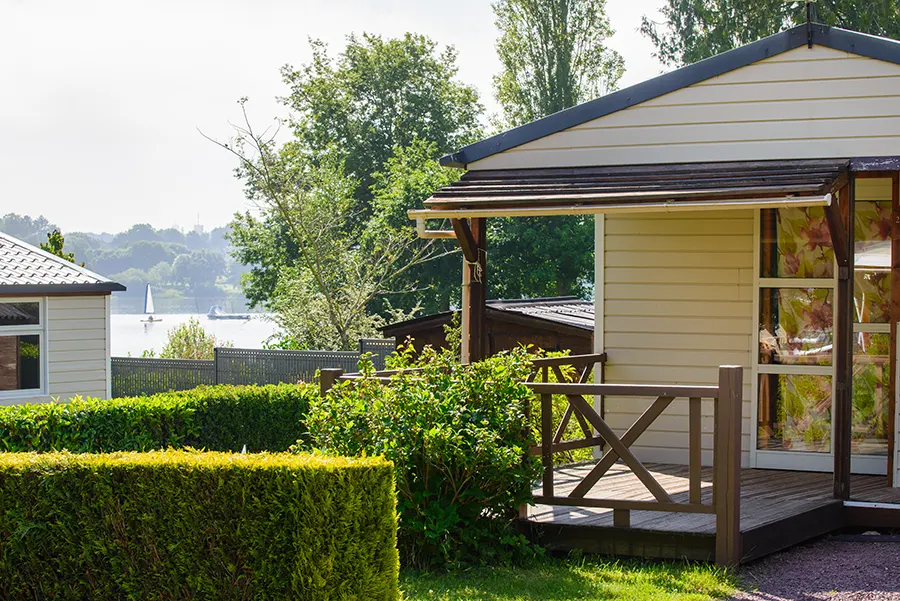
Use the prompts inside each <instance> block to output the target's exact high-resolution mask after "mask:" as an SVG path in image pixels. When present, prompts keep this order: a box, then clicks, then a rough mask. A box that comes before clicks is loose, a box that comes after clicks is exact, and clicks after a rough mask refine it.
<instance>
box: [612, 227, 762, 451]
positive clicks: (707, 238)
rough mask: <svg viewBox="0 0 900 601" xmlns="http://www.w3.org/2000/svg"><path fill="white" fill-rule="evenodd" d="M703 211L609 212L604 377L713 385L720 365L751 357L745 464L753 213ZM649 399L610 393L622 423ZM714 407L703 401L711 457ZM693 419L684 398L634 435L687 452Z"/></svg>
mask: <svg viewBox="0 0 900 601" xmlns="http://www.w3.org/2000/svg"><path fill="white" fill-rule="evenodd" d="M697 217H698V218H697V219H690V217H687V218H686V217H685V216H684V215H677V216H676V215H653V216H650V215H646V216H644V215H607V216H606V219H605V226H604V231H605V234H604V239H603V240H602V247H601V248H602V249H603V258H604V264H605V265H606V268H605V270H604V276H603V279H604V282H603V290H604V302H603V307H604V319H603V323H604V332H603V344H604V350H605V351H606V352H607V354H608V356H609V362H608V364H607V366H606V380H607V382H615V383H626V382H647V383H659V384H712V385H715V384H717V382H718V366H720V365H741V366H743V367H744V370H745V374H744V387H743V397H744V399H745V401H744V419H743V424H742V428H743V437H742V444H743V451H744V452H743V462H744V464H747V462H748V461H749V448H750V392H751V390H750V360H751V355H750V349H751V338H752V334H753V332H752V330H753V320H752V306H753V302H752V298H753V297H752V289H753V213H752V211H718V212H712V213H704V214H703V216H702V217H700V216H699V215H698V216H697ZM723 232H727V233H728V235H726V236H723V235H722V234H723ZM598 242H600V241H598ZM723 249H724V250H723ZM673 257H674V259H673ZM686 258H690V259H696V260H685V259H686ZM700 258H702V261H701V260H700ZM650 402H651V399H634V398H623V397H608V398H606V399H605V407H606V418H607V420H608V421H609V423H610V425H611V426H612V427H613V428H614V429H615V430H616V431H617V432H619V433H622V432H624V431H625V430H626V429H627V428H628V426H630V425H631V424H632V423H634V421H635V420H636V419H637V417H638V416H639V415H640V414H641V412H642V411H644V409H646V408H647V406H648V405H649V403H650ZM712 412H713V404H712V402H711V401H704V403H703V407H702V413H703V416H704V417H703V419H702V428H703V432H704V436H703V449H704V461H706V462H708V461H710V460H711V457H712V455H711V453H712V425H713V424H712ZM687 419H688V418H687V403H686V402H685V401H683V400H676V401H675V402H674V403H673V404H672V406H670V407H669V408H668V409H667V410H666V412H665V413H664V414H663V415H662V416H661V417H660V418H659V419H658V420H657V421H656V422H654V424H653V425H652V426H651V427H650V428H649V429H648V430H647V432H646V433H645V434H644V435H643V436H641V438H640V439H639V440H638V441H637V442H636V443H635V445H634V447H633V448H634V450H635V452H636V453H637V454H638V456H639V457H641V458H642V459H645V460H648V461H649V460H656V461H662V460H664V461H668V462H673V463H681V462H686V461H687V445H688V437H687Z"/></svg>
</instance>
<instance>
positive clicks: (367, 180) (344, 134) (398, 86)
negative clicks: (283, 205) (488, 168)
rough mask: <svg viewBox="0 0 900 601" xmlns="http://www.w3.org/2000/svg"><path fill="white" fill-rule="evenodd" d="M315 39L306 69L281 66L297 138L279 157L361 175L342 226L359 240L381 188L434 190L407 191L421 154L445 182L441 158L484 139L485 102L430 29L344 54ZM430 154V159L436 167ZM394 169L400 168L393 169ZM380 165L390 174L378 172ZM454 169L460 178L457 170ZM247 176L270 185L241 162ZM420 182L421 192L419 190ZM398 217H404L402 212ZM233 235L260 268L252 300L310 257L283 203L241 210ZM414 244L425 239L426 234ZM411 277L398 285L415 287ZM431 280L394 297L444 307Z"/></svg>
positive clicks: (359, 42) (252, 193)
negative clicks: (404, 176) (277, 207)
mask: <svg viewBox="0 0 900 601" xmlns="http://www.w3.org/2000/svg"><path fill="white" fill-rule="evenodd" d="M310 45H311V46H312V50H313V59H312V61H310V62H309V63H307V64H305V65H302V66H301V67H300V68H299V69H295V68H293V67H290V66H286V67H284V68H283V69H282V75H283V77H284V81H285V83H286V84H287V85H288V86H290V95H289V96H288V97H287V98H285V99H284V103H285V105H286V106H287V107H289V108H290V109H291V112H292V114H291V118H290V120H289V121H288V124H289V125H290V127H291V132H292V133H293V138H292V139H291V140H290V141H289V142H288V143H286V144H284V145H283V146H282V147H281V148H279V149H278V151H277V154H278V157H277V160H278V162H279V164H280V165H281V166H282V170H284V171H287V170H289V169H293V170H294V171H295V172H297V173H300V172H302V171H303V170H304V169H311V168H314V167H315V165H316V164H317V163H318V162H319V161H323V160H324V161H332V162H333V161H338V162H340V163H342V164H343V168H342V170H343V172H344V175H345V177H346V178H348V179H349V180H350V181H352V182H353V187H352V190H351V197H352V199H353V203H352V205H351V206H350V208H349V209H347V215H346V219H345V220H344V222H343V225H342V227H343V228H344V229H345V230H346V231H347V232H352V236H351V238H353V237H354V236H355V237H361V236H362V235H363V232H365V231H366V230H367V229H369V227H370V226H369V222H370V220H371V219H372V215H373V212H375V211H376V209H375V207H374V205H373V203H374V197H375V195H376V194H383V195H384V196H389V195H392V196H394V199H395V200H398V202H406V201H409V202H410V203H414V202H418V201H417V200H416V199H418V198H422V197H423V195H425V197H427V194H430V192H432V191H433V190H426V186H425V185H424V184H423V185H422V186H418V185H415V184H411V185H410V188H409V189H408V190H401V189H400V188H401V187H402V184H400V183H399V181H398V179H397V178H398V177H400V175H401V172H403V171H405V172H407V173H409V174H410V176H411V177H418V176H415V175H413V174H414V172H417V171H418V169H417V168H415V167H414V166H413V164H412V161H413V158H415V161H416V164H417V165H420V166H422V168H423V170H424V171H423V172H422V173H423V174H425V175H423V177H426V178H428V179H429V180H433V181H434V182H435V185H436V186H439V185H440V182H443V181H446V179H445V178H444V176H443V174H442V173H441V172H440V169H438V168H437V163H436V160H437V158H438V157H440V156H441V155H442V154H445V153H447V152H451V151H453V150H456V149H457V148H458V147H459V146H462V145H465V144H466V143H469V142H472V141H475V140H476V139H478V138H479V137H480V135H481V128H480V125H479V118H480V116H481V113H482V107H481V105H480V104H479V102H478V95H477V92H476V91H475V89H474V88H473V87H471V86H468V85H465V84H463V83H461V82H460V81H459V80H458V79H457V77H456V72H457V67H456V51H455V50H454V49H453V48H447V49H445V50H444V51H442V52H439V51H438V49H437V45H436V44H435V42H433V41H432V40H430V39H428V38H427V37H424V36H420V35H414V34H406V35H405V36H403V37H402V38H398V39H386V38H382V37H379V36H373V35H363V36H360V37H357V36H350V37H349V38H348V39H347V45H346V47H345V49H344V51H343V52H341V53H340V54H338V55H337V57H335V58H333V57H332V56H330V55H329V53H328V50H327V48H326V47H325V45H324V44H323V43H322V42H319V41H315V40H312V41H311V42H310ZM416 144H421V145H419V146H417V147H416V148H415V150H414V151H409V153H410V154H409V156H408V157H406V158H399V159H397V160H398V161H399V162H400V163H403V164H402V165H401V164H398V165H396V166H395V167H393V168H392V167H390V166H389V165H388V161H389V160H391V159H392V158H395V155H396V154H397V153H402V152H405V151H404V150H403V149H409V148H412V147H413V146H414V145H416ZM423 153H424V154H423ZM398 156H399V155H398ZM273 158H274V157H273ZM426 161H427V162H430V163H431V164H430V165H429V166H427V167H426V166H425V162H426ZM391 169H393V170H394V172H395V173H394V174H393V175H390V174H388V172H389V171H390V170H391ZM379 173H381V174H384V178H382V179H378V178H377V176H376V174H379ZM449 173H450V174H452V177H456V175H455V174H454V172H452V171H451V172H449ZM238 176H239V177H241V178H243V179H244V180H245V182H246V183H247V188H246V189H247V194H248V197H249V198H250V199H251V200H253V199H255V197H256V194H257V190H258V189H259V188H261V187H262V184H260V183H259V182H257V181H256V178H257V176H256V174H255V172H254V171H253V170H249V169H248V170H245V169H242V168H239V169H238ZM448 177H450V176H448ZM385 179H391V181H392V183H389V184H388V183H386V182H385ZM413 187H416V188H417V190H418V191H417V192H415V193H412V188H413ZM387 188H391V191H388V190H387ZM407 193H408V194H407ZM413 197H415V198H413ZM384 202H388V203H389V204H391V203H393V201H387V200H385V201H384ZM392 206H393V207H394V208H392V209H391V210H392V211H394V212H393V213H392V217H391V219H390V220H389V222H390V224H391V227H393V228H395V229H398V228H399V229H400V230H402V231H403V232H404V233H403V234H402V236H403V237H405V236H407V235H408V233H409V232H411V231H412V223H411V222H409V220H408V219H407V218H406V216H405V208H404V207H402V206H400V205H397V204H396V203H393V204H392ZM398 206H399V208H397V207H398ZM406 208H411V206H410V207H406ZM398 215H402V218H400V219H396V217H397V216H398ZM379 219H380V218H379ZM384 223H386V222H385V221H383V220H382V221H381V224H382V225H383V224H384ZM374 225H376V224H373V226H374ZM228 240H229V241H230V242H231V244H232V248H233V250H232V256H233V257H234V258H235V259H237V260H238V261H240V262H241V263H243V264H245V265H248V266H250V267H251V269H250V271H249V272H248V273H246V274H245V275H244V276H243V279H242V282H243V288H244V293H245V295H246V296H247V299H248V300H249V301H250V304H251V306H258V305H265V304H266V303H267V302H268V301H269V299H272V298H274V297H275V295H276V293H277V291H276V288H277V286H278V281H279V278H280V273H281V272H282V271H283V270H285V269H289V268H291V267H293V266H295V265H297V264H298V263H299V262H301V261H302V260H303V259H302V257H301V249H300V248H299V247H298V245H297V243H296V238H295V236H294V235H293V232H292V228H291V227H290V226H289V224H288V223H287V222H285V221H284V219H283V218H282V217H281V215H280V213H279V212H277V211H262V212H260V213H255V214H247V213H244V214H238V215H236V216H235V219H234V221H233V222H232V223H231V231H230V233H229V234H228ZM413 245H414V246H419V247H421V246H422V244H420V243H419V242H415V243H413ZM432 246H433V247H437V246H442V245H432ZM443 246H447V245H443ZM457 269H458V267H457V268H455V270H457ZM427 277H430V276H427ZM427 277H426V279H427ZM410 278H411V276H408V277H407V279H406V280H405V281H403V282H399V281H398V282H395V284H396V285H397V286H398V287H401V288H411V286H408V284H409V283H410V281H411V280H410ZM432 281H433V279H427V283H426V284H425V285H424V287H423V288H422V290H420V291H419V292H417V293H415V294H413V295H408V296H406V295H405V296H404V297H402V298H400V297H392V299H393V300H396V301H397V303H398V305H399V306H403V307H406V308H411V307H413V306H415V305H416V304H417V303H419V302H422V303H423V304H425V305H427V306H429V307H431V306H445V305H446V304H447V301H446V298H447V295H446V291H445V290H443V289H440V290H438V289H436V288H433V287H431V286H430V283H431V282H432ZM392 287H393V286H392Z"/></svg>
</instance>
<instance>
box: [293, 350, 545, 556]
mask: <svg viewBox="0 0 900 601" xmlns="http://www.w3.org/2000/svg"><path fill="white" fill-rule="evenodd" d="M420 365H423V366H424V367H423V371H422V372H421V373H415V374H411V375H410V374H398V375H396V376H393V377H392V382H391V383H390V385H387V386H385V385H382V384H380V383H379V382H378V381H376V380H372V379H364V380H361V381H358V382H356V383H352V384H351V383H341V384H338V385H337V386H335V387H334V388H333V389H332V391H331V392H330V393H329V394H328V395H326V397H325V398H320V399H317V400H315V401H314V402H313V404H312V405H311V407H310V414H309V417H308V418H307V424H308V427H309V432H310V436H311V439H312V444H313V445H315V446H317V447H319V448H321V449H324V450H326V451H327V452H329V453H336V454H340V455H345V456H351V457H352V456H360V455H383V456H384V457H386V458H387V459H390V460H391V461H393V462H394V465H395V478H396V480H397V496H398V507H399V514H400V531H399V545H400V553H401V557H402V559H403V562H404V564H406V565H409V566H414V567H430V566H438V565H440V566H444V565H455V566H458V565H466V564H479V563H497V562H506V561H509V560H512V559H515V558H516V557H517V556H519V555H520V554H521V553H523V552H524V553H530V552H531V548H530V547H529V546H528V544H527V541H526V540H525V538H524V537H523V536H521V535H520V534H518V533H517V532H516V531H515V529H514V524H513V518H515V517H516V515H517V509H518V507H519V505H520V504H522V503H525V502H528V501H529V500H530V499H531V484H532V482H533V481H534V480H535V479H536V477H537V475H538V473H539V464H538V461H537V459H536V458H533V457H529V455H528V447H529V445H530V444H532V442H533V436H532V433H531V429H530V428H529V427H528V425H527V422H526V419H525V402H526V399H527V398H528V397H529V396H530V392H529V390H528V388H527V387H526V386H525V385H524V384H522V383H521V381H522V380H523V379H524V378H525V377H526V375H527V374H528V372H529V370H530V365H531V364H530V361H529V358H528V355H527V353H526V352H525V350H524V349H520V350H517V351H513V352H509V353H503V354H500V355H497V356H494V357H492V358H490V359H487V360H485V361H482V362H479V363H476V364H473V365H471V366H460V365H458V364H457V363H456V362H455V360H454V358H453V357H451V355H450V354H449V353H442V354H437V353H436V352H435V351H433V350H432V349H430V348H428V347H426V349H425V350H423V352H422V354H421V355H420Z"/></svg>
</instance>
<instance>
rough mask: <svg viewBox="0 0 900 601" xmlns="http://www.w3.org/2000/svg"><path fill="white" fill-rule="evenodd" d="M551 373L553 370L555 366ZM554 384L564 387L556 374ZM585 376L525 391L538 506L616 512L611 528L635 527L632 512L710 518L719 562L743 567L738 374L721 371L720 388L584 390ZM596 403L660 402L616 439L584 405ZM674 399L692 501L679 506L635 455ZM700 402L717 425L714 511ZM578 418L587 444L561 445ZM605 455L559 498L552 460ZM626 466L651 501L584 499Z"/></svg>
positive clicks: (535, 384)
mask: <svg viewBox="0 0 900 601" xmlns="http://www.w3.org/2000/svg"><path fill="white" fill-rule="evenodd" d="M551 369H552V364H551ZM557 379H558V380H560V381H563V380H565V379H564V378H563V377H562V375H561V374H560V373H558V372H557ZM585 380H586V377H585V374H584V373H583V372H582V374H581V376H580V378H579V382H576V383H547V382H546V379H545V382H528V383H527V385H528V387H529V388H530V389H531V390H532V391H533V392H534V393H535V395H536V396H537V398H538V399H539V401H540V415H541V420H540V422H541V426H540V432H541V436H540V439H541V440H540V444H539V445H537V446H535V447H533V448H532V449H531V453H532V454H534V455H539V456H540V457H541V463H542V466H543V475H542V478H541V494H540V495H537V496H535V498H534V502H535V503H539V504H543V505H563V506H576V507H600V508H608V509H612V510H613V524H614V525H616V526H621V527H628V526H630V517H631V516H630V513H631V511H634V510H642V511H662V512H682V513H705V514H713V515H715V516H716V562H717V563H719V564H722V565H736V564H737V563H738V561H739V560H740V553H741V550H740V540H741V538H740V457H741V387H742V380H743V370H742V368H740V367H720V368H719V384H718V386H667V385H646V384H605V383H599V384H585V383H583V382H584V381H585ZM554 395H561V396H564V397H565V399H566V400H567V401H568V406H567V408H566V410H565V413H564V414H563V416H562V418H561V420H560V423H559V424H554V419H553V397H554ZM585 395H590V396H594V397H601V396H619V397H630V398H635V397H637V398H646V397H650V398H655V400H654V401H653V402H652V403H651V404H650V405H649V407H647V409H646V410H645V411H644V412H643V413H642V414H641V415H640V417H638V419H637V420H635V422H634V423H633V424H632V425H631V426H630V427H629V428H628V429H627V430H626V431H625V432H624V434H622V436H619V435H617V434H616V433H615V432H614V431H613V429H612V428H611V427H610V426H609V425H608V424H607V422H606V420H605V419H604V416H603V415H602V414H601V413H598V411H597V410H596V409H595V408H594V406H593V404H592V403H590V402H589V401H588V400H586V399H585V398H584V397H585ZM676 398H684V399H687V400H688V432H687V437H688V463H689V466H688V500H687V502H678V501H676V500H674V499H673V498H672V496H671V495H670V494H669V493H668V492H667V491H666V490H665V489H664V488H663V486H662V485H661V484H660V483H659V482H658V481H657V480H656V478H655V477H654V476H653V474H651V473H650V471H649V470H648V469H647V467H646V466H645V465H644V464H643V463H642V462H641V461H640V460H639V459H638V458H637V457H636V456H635V454H634V453H633V452H632V451H631V447H632V446H633V445H634V443H635V442H636V441H637V440H638V438H639V437H640V436H641V434H643V433H644V432H646V431H647V429H648V428H649V427H650V425H651V424H653V422H654V421H656V419H657V418H659V416H660V415H662V413H663V412H664V411H665V409H666V408H667V407H669V405H670V404H671V403H672V401H674V400H675V399H676ZM703 399H710V400H712V401H713V402H714V408H715V409H714V418H713V482H712V503H704V502H703V501H702V497H701V490H702V479H701V467H702V442H701V435H702V425H701V403H702V400H703ZM573 416H574V417H575V418H576V419H577V420H578V422H579V425H580V426H581V431H582V434H583V436H582V437H581V438H577V439H570V440H564V439H563V434H564V432H565V430H566V426H567V425H568V422H569V421H570V420H571V418H572V417H573ZM592 447H606V450H605V452H604V453H603V455H602V456H601V457H600V459H599V460H598V461H597V464H596V465H595V466H594V467H593V468H592V469H591V470H590V471H589V472H588V473H587V474H586V475H585V476H584V478H583V479H582V480H581V481H580V482H579V483H578V484H577V485H576V486H575V487H574V488H573V489H572V490H571V491H570V492H569V493H568V494H567V495H565V496H560V495H558V494H556V490H555V487H554V479H553V477H554V462H553V454H554V453H557V452H561V451H571V450H573V449H582V448H592ZM617 461H621V462H622V463H624V464H625V465H626V466H627V467H628V468H629V469H630V470H631V471H632V473H634V475H635V476H636V477H637V478H638V480H640V482H641V483H642V484H643V485H644V486H645V487H646V488H647V490H648V491H649V492H650V494H651V495H652V496H653V497H654V500H627V499H615V498H593V497H590V498H589V497H587V496H586V495H587V493H589V492H590V491H591V489H593V488H594V486H595V485H596V484H597V483H598V482H599V481H600V480H601V478H603V476H604V475H605V474H606V473H607V472H608V471H609V470H610V468H612V467H613V465H614V464H615V463H616V462H617Z"/></svg>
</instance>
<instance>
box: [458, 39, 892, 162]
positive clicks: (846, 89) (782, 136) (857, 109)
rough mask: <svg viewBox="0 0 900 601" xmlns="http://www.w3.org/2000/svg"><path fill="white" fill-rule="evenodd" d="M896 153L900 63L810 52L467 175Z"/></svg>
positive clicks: (612, 118) (707, 84) (532, 145)
mask: <svg viewBox="0 0 900 601" xmlns="http://www.w3.org/2000/svg"><path fill="white" fill-rule="evenodd" d="M848 95H850V96H852V98H847V97H846V96H848ZM898 148H900V65H895V64H892V63H887V62H884V61H878V60H874V59H870V58H864V57H858V56H854V55H850V54H847V53H843V52H838V51H835V50H831V49H828V48H820V47H816V48H814V49H813V50H809V49H807V48H805V47H804V48H798V49H796V50H792V51H790V52H787V53H784V54H782V55H779V56H777V57H774V58H770V59H766V60H763V61H760V62H758V63H755V64H753V65H749V66H747V67H743V68H741V69H737V70H735V71H731V72H729V73H726V74H724V75H721V76H719V77H715V78H712V79H710V80H707V81H704V82H701V83H698V84H695V85H693V86H690V87H688V88H684V89H681V90H676V91H674V92H671V93H669V94H666V95H664V96H661V97H659V98H654V99H652V100H649V101H647V102H644V103H642V104H640V105H636V106H633V107H630V108H627V109H625V110H622V111H618V112H616V113H612V114H610V115H606V116H604V117H600V118H598V119H594V120H592V121H588V122H586V123H583V124H580V125H578V126H576V127H573V128H570V129H568V130H564V131H561V132H557V133H555V134H550V135H549V136H546V137H544V138H541V139H538V140H535V141H532V142H529V143H527V144H523V145H521V146H518V147H516V148H513V149H510V150H508V151H505V152H503V153H499V154H496V155H493V156H490V157H486V158H484V159H482V160H480V161H476V162H474V163H471V164H469V165H468V168H469V169H499V168H529V167H553V166H560V167H562V166H565V167H571V166H579V165H628V164H642V163H643V164H646V163H674V162H692V161H696V162H701V161H725V160H765V159H779V158H781V159H792V158H804V159H806V158H827V157H847V156H879V155H895V154H897V149H898Z"/></svg>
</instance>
